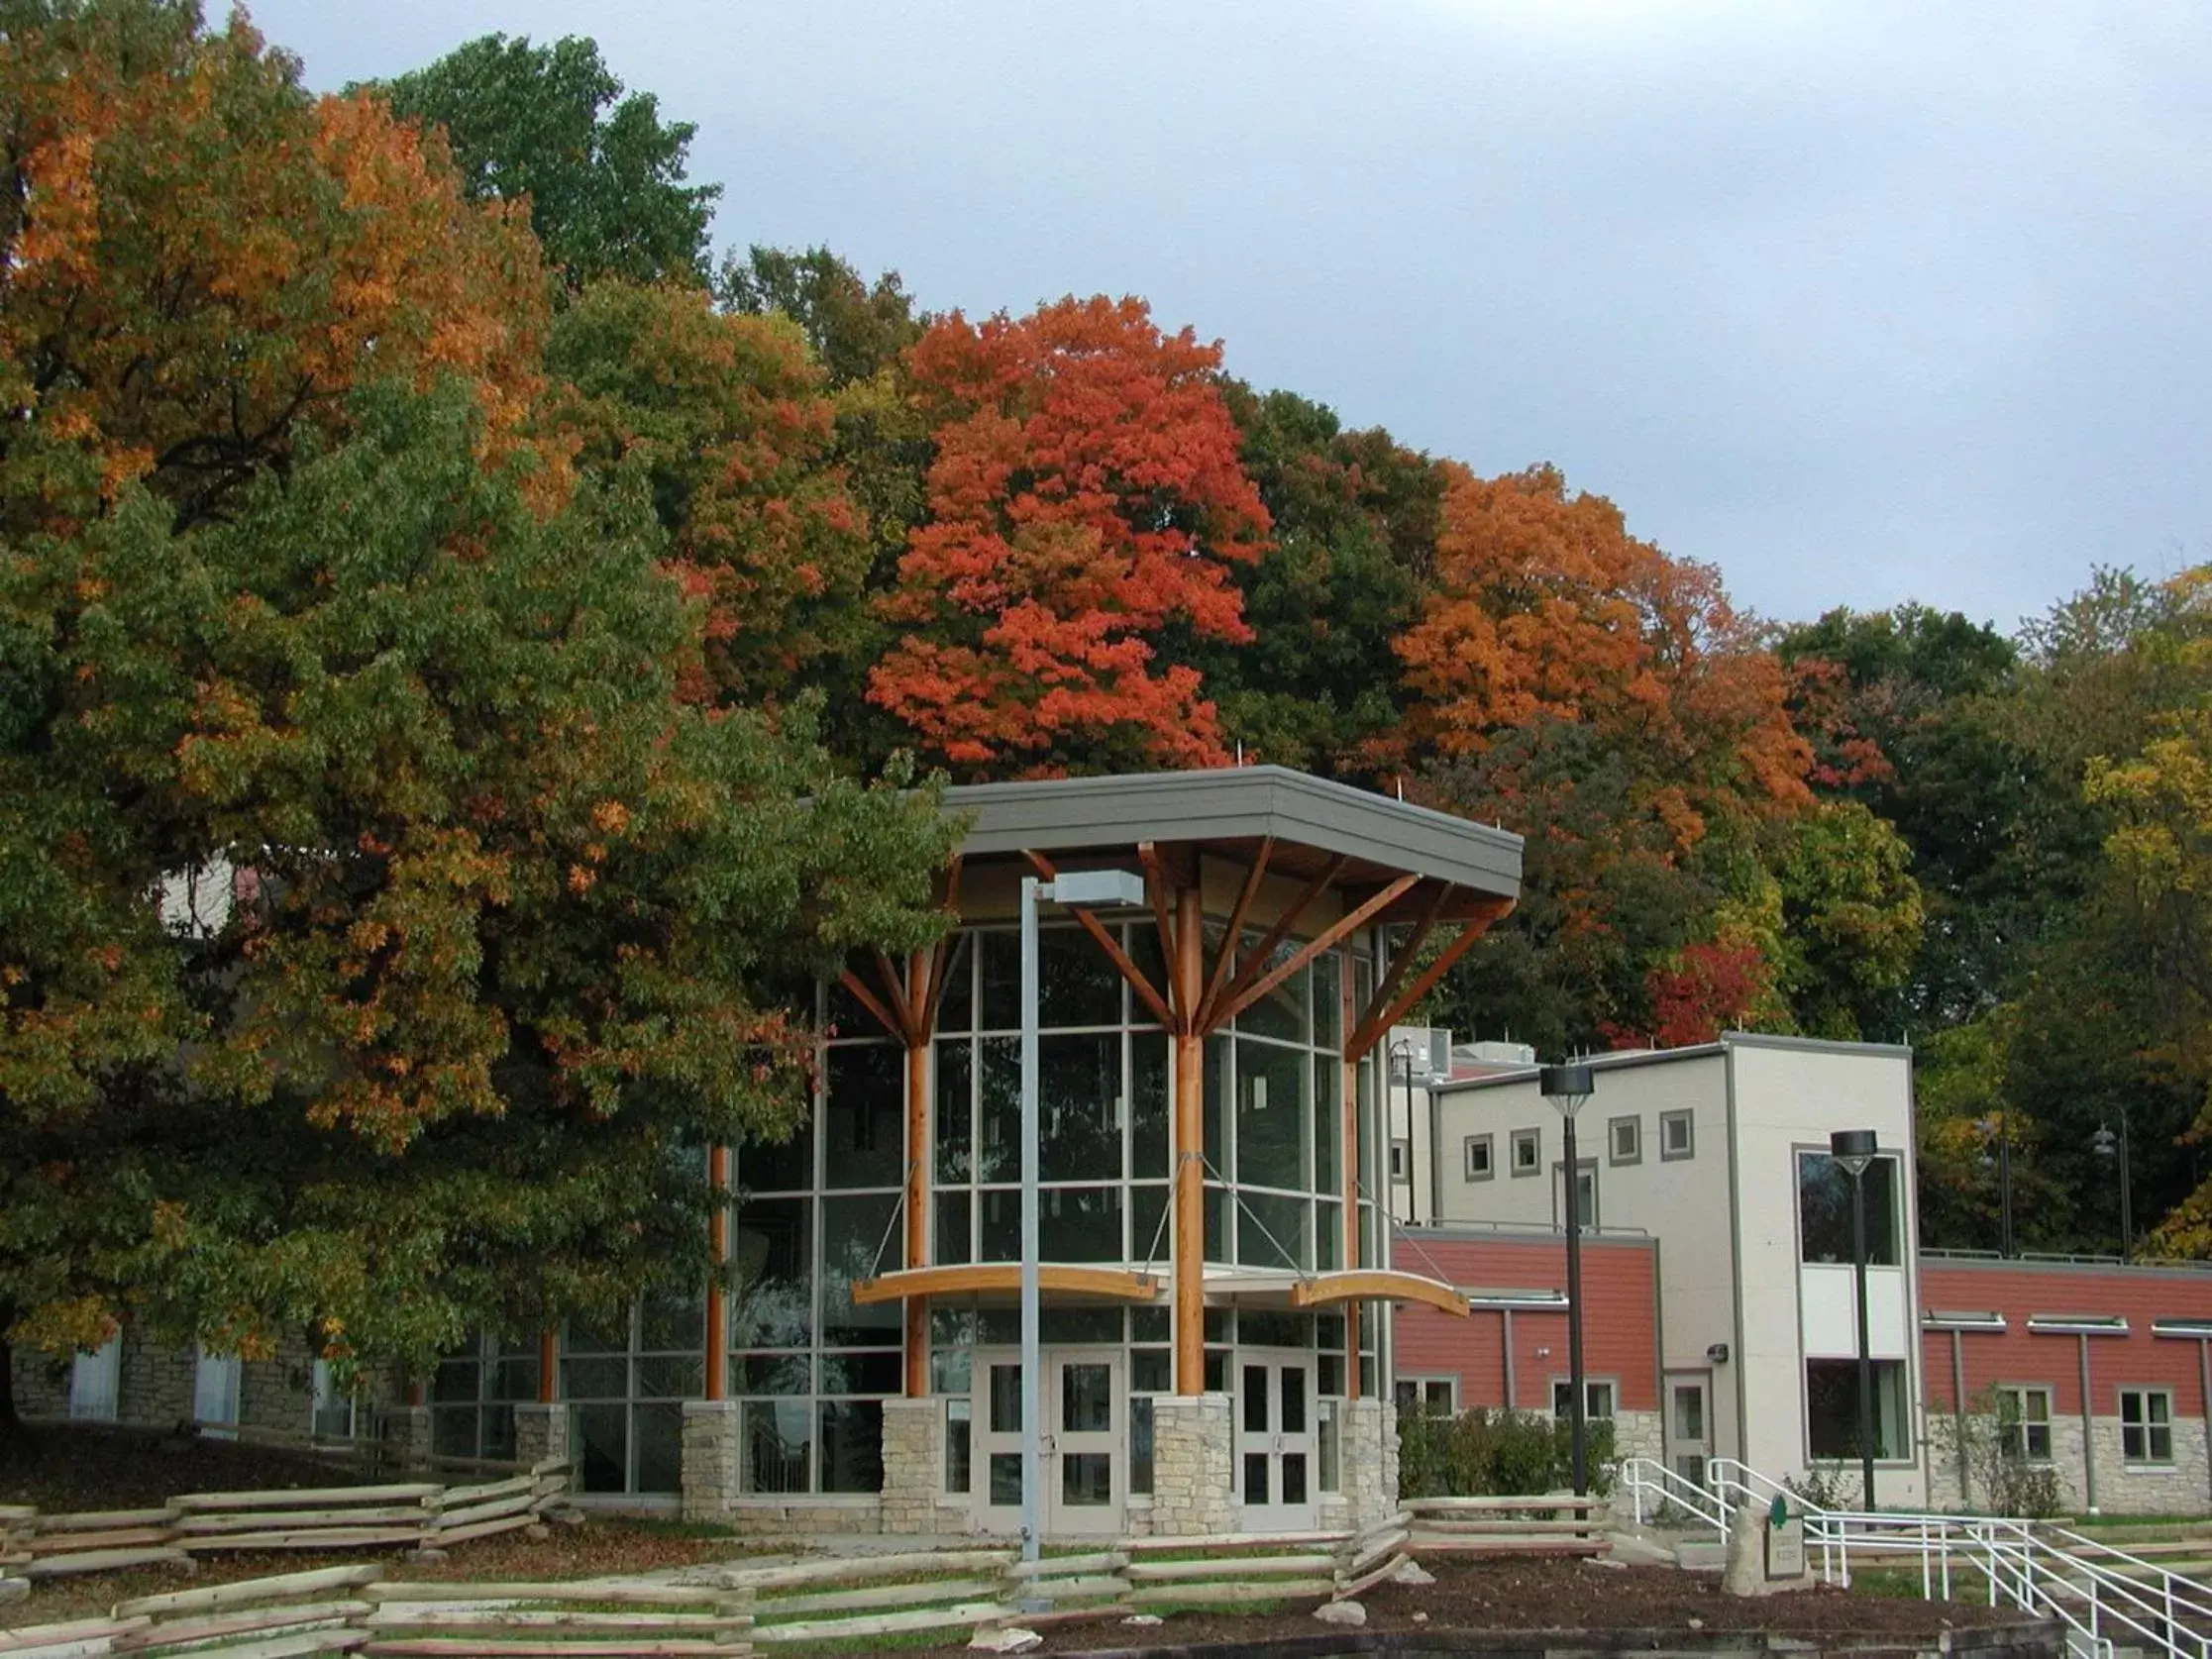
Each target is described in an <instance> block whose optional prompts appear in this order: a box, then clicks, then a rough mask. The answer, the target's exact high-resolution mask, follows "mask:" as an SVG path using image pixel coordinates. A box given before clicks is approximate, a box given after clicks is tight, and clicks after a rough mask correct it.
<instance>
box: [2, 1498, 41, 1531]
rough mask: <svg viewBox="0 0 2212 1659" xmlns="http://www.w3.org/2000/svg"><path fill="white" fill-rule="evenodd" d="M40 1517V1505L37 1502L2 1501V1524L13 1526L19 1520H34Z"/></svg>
mask: <svg viewBox="0 0 2212 1659" xmlns="http://www.w3.org/2000/svg"><path fill="white" fill-rule="evenodd" d="M38 1518H39V1506H38V1504H36V1503H0V1526H13V1525H15V1524H16V1523H17V1522H18V1521H33V1520H37V1519H38Z"/></svg>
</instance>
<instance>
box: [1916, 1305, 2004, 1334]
mask: <svg viewBox="0 0 2212 1659" xmlns="http://www.w3.org/2000/svg"><path fill="white" fill-rule="evenodd" d="M1920 1328H1921V1329H1922V1330H1968V1331H1971V1330H1986V1331H2001V1330H2003V1329H2004V1328H2005V1316H2004V1315H2003V1314H2002V1313H1952V1312H1947V1311H1945V1310H1944V1309H1942V1308H1936V1307H1931V1308H1930V1309H1929V1310H1928V1311H1927V1312H1925V1313H1923V1314H1922V1315H1921V1316H1920Z"/></svg>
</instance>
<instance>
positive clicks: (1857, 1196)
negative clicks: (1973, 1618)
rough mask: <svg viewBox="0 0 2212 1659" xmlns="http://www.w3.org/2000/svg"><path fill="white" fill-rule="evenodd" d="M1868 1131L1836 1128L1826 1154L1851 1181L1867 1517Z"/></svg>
mask: <svg viewBox="0 0 2212 1659" xmlns="http://www.w3.org/2000/svg"><path fill="white" fill-rule="evenodd" d="M1876 1144H1877V1143H1876V1141H1875V1139H1874V1131H1873V1130H1871V1129H1839V1130H1837V1131H1836V1132H1835V1133H1834V1134H1832V1135H1830V1136H1829V1137H1828V1154H1829V1156H1830V1157H1831V1158H1834V1159H1835V1160H1836V1162H1837V1164H1838V1165H1840V1166H1841V1167H1842V1169H1843V1173H1844V1174H1845V1175H1847V1176H1849V1177H1850V1178H1851V1274H1852V1278H1853V1280H1854V1282H1855V1284H1856V1286H1857V1289H1858V1297H1857V1300H1858V1478H1859V1482H1860V1492H1861V1494H1862V1495H1863V1501H1864V1503H1865V1507H1866V1512H1867V1513H1868V1514H1871V1513H1873V1511H1874V1361H1873V1358H1872V1356H1871V1354H1870V1353H1869V1351H1868V1350H1869V1347H1870V1344H1869V1343H1868V1341H1867V1337H1866V1166H1867V1165H1869V1164H1871V1163H1872V1162H1873V1161H1874V1149H1875V1146H1876Z"/></svg>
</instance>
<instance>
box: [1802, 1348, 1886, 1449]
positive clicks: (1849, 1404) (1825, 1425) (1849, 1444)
mask: <svg viewBox="0 0 2212 1659" xmlns="http://www.w3.org/2000/svg"><path fill="white" fill-rule="evenodd" d="M1873 1373H1874V1455H1875V1456H1876V1457H1878V1458H1902V1457H1905V1456H1907V1455H1909V1452H1910V1448H1909V1447H1908V1446H1907V1444H1906V1435H1905V1362H1904V1361H1903V1360H1876V1361H1874V1363H1873ZM1805 1427H1806V1436H1805V1437H1806V1449H1807V1451H1808V1452H1809V1453H1810V1454H1811V1455H1812V1456H1814V1457H1832V1458H1842V1459H1849V1458H1855V1457H1857V1456H1858V1455H1859V1436H1858V1361H1857V1360H1855V1359H1849V1360H1807V1361H1806V1362H1805Z"/></svg>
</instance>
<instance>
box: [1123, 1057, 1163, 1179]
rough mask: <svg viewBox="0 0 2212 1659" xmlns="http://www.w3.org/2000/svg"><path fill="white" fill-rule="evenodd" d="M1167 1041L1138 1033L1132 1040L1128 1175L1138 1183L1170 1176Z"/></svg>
mask: <svg viewBox="0 0 2212 1659" xmlns="http://www.w3.org/2000/svg"><path fill="white" fill-rule="evenodd" d="M1173 1117H1174V1113H1173V1110H1172V1109H1171V1107H1170V1105H1169V1102H1168V1041H1167V1039H1166V1038H1165V1037H1163V1036H1159V1035H1157V1034H1156V1033H1152V1032H1146V1031H1139V1032H1138V1033H1136V1034H1135V1035H1134V1036H1132V1037H1131V1038H1130V1039H1129V1174H1131V1175H1132V1176H1134V1177H1136V1178H1137V1179H1138V1180H1140V1181H1141V1180H1143V1179H1144V1178H1145V1177H1147V1176H1152V1177H1159V1176H1164V1175H1166V1174H1167V1173H1168V1143H1169V1140H1170V1138H1171V1137H1170V1132H1169V1125H1170V1123H1171V1122H1172V1120H1173Z"/></svg>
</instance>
